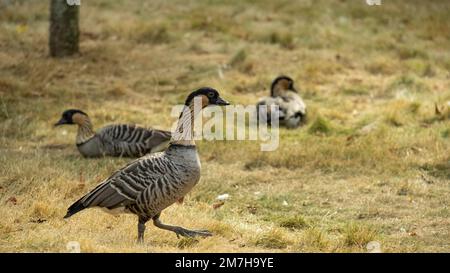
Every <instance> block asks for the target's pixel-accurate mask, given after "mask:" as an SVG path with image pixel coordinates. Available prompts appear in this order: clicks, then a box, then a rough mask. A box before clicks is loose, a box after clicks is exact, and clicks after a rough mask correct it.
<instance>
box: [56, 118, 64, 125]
mask: <svg viewBox="0 0 450 273" xmlns="http://www.w3.org/2000/svg"><path fill="white" fill-rule="evenodd" d="M63 124H67V120H65V119H64V118H61V119H60V120H59V121H58V122H57V123H55V124H54V126H59V125H63Z"/></svg>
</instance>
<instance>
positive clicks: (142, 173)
mask: <svg viewBox="0 0 450 273" xmlns="http://www.w3.org/2000/svg"><path fill="white" fill-rule="evenodd" d="M170 164H171V162H170V161H169V160H168V159H167V158H166V157H164V153H156V154H151V155H148V156H146V157H143V158H140V159H137V160H135V161H132V162H131V163H130V164H128V165H127V166H125V167H124V168H122V169H120V170H118V171H116V172H115V173H113V174H112V175H111V176H110V177H109V178H107V179H106V180H104V181H103V182H102V183H100V184H99V185H98V186H97V187H96V188H94V189H93V190H92V191H91V192H89V193H88V194H86V195H85V196H83V197H82V198H80V199H79V200H78V201H76V202H75V203H74V204H72V206H70V207H69V209H68V211H67V214H66V216H65V217H64V218H67V217H70V216H72V215H73V214H75V213H77V212H79V211H81V210H83V209H85V208H89V207H103V208H108V209H114V208H118V207H125V206H128V205H131V204H135V203H136V201H137V200H138V197H139V195H140V194H141V193H142V192H144V191H145V190H146V189H147V188H148V187H149V186H152V185H153V186H154V184H155V183H158V181H160V180H161V178H162V177H163V176H164V175H165V174H167V172H168V170H170V169H172V168H173V166H169V165H170Z"/></svg>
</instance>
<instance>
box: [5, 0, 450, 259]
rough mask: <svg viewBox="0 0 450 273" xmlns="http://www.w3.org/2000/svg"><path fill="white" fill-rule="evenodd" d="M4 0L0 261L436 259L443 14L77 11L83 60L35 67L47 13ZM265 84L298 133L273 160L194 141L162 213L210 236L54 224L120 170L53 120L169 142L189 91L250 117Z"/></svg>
mask: <svg viewBox="0 0 450 273" xmlns="http://www.w3.org/2000/svg"><path fill="white" fill-rule="evenodd" d="M13 2H16V3H17V4H13V5H9V6H2V7H1V8H0V96H1V98H0V147H1V153H0V166H1V167H0V204H1V205H0V216H1V217H0V251H6V252H23V251H26V252H42V251H44V252H64V251H66V243H67V242H69V241H78V242H80V244H81V250H82V251H83V252H155V251H158V252H160V251H162V252H178V251H188V252H217V251H223V252H253V251H264V252H270V251H282V252H309V251H325V252H365V251H366V245H367V243H368V242H370V241H378V242H380V244H381V250H382V251H385V252H445V251H448V250H449V249H450V233H449V232H450V219H449V216H450V210H449V202H450V198H449V197H450V184H449V181H450V126H449V125H450V122H449V118H450V110H449V109H448V108H449V105H448V102H449V101H450V73H449V70H450V2H448V1H418V0H417V1H400V0H396V1H394V0H392V1H383V4H382V5H381V6H379V7H370V6H368V5H366V4H365V1H362V0H361V1H349V0H348V1H344V0H341V1H325V0H322V1H312V0H310V1H308V0H304V1H290V0H282V1H271V0H262V1H234V0H232V1H228V0H227V1H221V0H217V1H216V0H214V1H213V0H211V1H186V0H183V1H181V0H175V1H163V0H158V1H144V0H142V1H124V0H115V1H111V0H89V1H81V2H82V5H81V14H80V18H81V22H80V24H81V31H82V35H81V41H80V48H81V54H80V55H79V56H76V57H74V58H67V59H51V58H49V57H48V48H47V29H48V2H49V1H13ZM0 3H1V2H0ZM5 3H6V2H5ZM219 68H220V69H219ZM219 70H220V71H221V73H222V74H223V77H220V76H219V75H220V73H219ZM279 74H287V75H290V76H291V77H293V78H294V79H295V80H296V83H297V86H298V88H299V89H300V90H301V95H302V96H303V98H304V99H305V101H306V103H307V104H308V107H309V120H308V123H307V124H306V125H305V126H304V127H303V128H301V129H298V130H290V131H288V130H284V129H283V130H281V143H280V147H279V149H278V150H277V151H275V152H260V151H259V143H257V142H254V141H247V142H245V141H239V142H238V141H214V142H207V141H199V142H198V146H199V150H200V157H201V160H202V167H203V169H202V178H201V181H200V183H199V184H198V185H197V187H195V188H194V190H193V191H192V192H191V193H190V194H189V195H188V196H187V198H186V200H185V203H184V204H182V205H173V206H172V207H170V208H169V209H167V210H166V211H165V212H164V213H163V215H162V219H163V221H165V222H167V223H172V224H178V225H183V226H186V227H192V228H207V229H210V230H211V231H212V232H213V233H214V234H215V236H213V237H210V238H206V239H199V240H198V241H196V240H190V239H177V238H176V236H175V235H174V234H172V233H170V232H167V231H162V230H159V229H156V228H154V227H153V226H152V224H151V222H149V223H148V224H147V226H148V229H147V232H146V242H145V244H144V245H137V244H136V243H135V240H136V232H137V231H136V218H135V216H132V215H121V216H111V215H109V214H106V213H104V212H103V211H101V210H95V209H94V210H86V211H84V212H82V213H80V214H77V215H75V216H74V217H72V218H70V219H68V220H63V219H62V217H63V215H64V214H65V212H66V209H67V207H68V206H69V205H70V204H71V203H72V202H73V201H75V200H76V199H77V198H78V197H80V196H81V195H83V194H84V193H86V192H87V191H88V190H90V189H92V188H93V187H94V186H95V185H96V184H97V183H99V181H101V180H102V179H104V178H106V177H107V176H108V175H109V174H111V172H112V171H114V170H116V169H117V168H119V167H121V166H123V165H124V164H125V163H126V162H128V161H129V159H120V158H106V159H89V160H88V159H84V158H82V157H81V156H80V155H79V154H78V152H77V150H76V147H75V145H74V142H75V133H76V128H74V127H64V128H57V129H55V128H53V127H52V124H53V123H54V122H56V121H57V119H58V118H59V115H60V114H61V112H62V111H63V110H65V109H67V108H80V109H83V110H85V111H86V112H87V113H89V114H90V116H91V118H92V120H93V122H94V125H95V126H96V127H101V126H103V125H106V124H111V123H117V122H131V123H138V124H142V125H149V126H153V127H157V128H167V129H168V128H169V127H170V126H171V124H172V123H173V122H174V118H172V117H171V116H170V111H171V108H172V106H173V105H175V104H178V103H180V102H182V101H183V100H184V97H185V96H186V95H187V94H188V92H189V91H192V90H194V89H195V88H197V87H200V86H205V85H206V86H212V87H215V88H217V89H218V90H220V92H221V94H222V95H223V97H224V98H226V99H228V100H230V101H232V102H233V103H236V104H253V103H255V101H256V100H257V98H258V97H260V96H263V95H265V94H266V93H267V92H268V87H269V85H270V82H271V80H272V79H273V78H274V77H275V76H277V75H279ZM435 104H437V105H438V109H439V111H437V112H436V110H435ZM223 193H228V194H229V195H230V196H231V198H230V199H228V200H226V201H225V204H224V205H223V206H220V207H219V208H213V206H214V205H215V204H216V202H217V201H216V200H215V199H216V196H217V195H219V194H223ZM218 206H219V205H216V206H215V207H218Z"/></svg>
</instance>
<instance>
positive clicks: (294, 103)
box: [256, 76, 306, 129]
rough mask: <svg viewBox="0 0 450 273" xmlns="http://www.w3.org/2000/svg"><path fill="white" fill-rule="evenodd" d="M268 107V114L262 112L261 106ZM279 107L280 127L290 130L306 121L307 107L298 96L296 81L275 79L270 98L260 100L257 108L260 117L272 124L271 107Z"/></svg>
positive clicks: (280, 77) (281, 77) (283, 77)
mask: <svg viewBox="0 0 450 273" xmlns="http://www.w3.org/2000/svg"><path fill="white" fill-rule="evenodd" d="M262 105H266V106H267V112H264V111H262V110H261V108H260V106H262ZM272 105H276V106H278V107H279V111H278V113H277V116H278V117H279V122H280V125H282V126H286V127H287V128H289V129H292V128H296V127H298V126H299V125H300V124H301V123H303V122H304V121H305V119H306V105H305V103H304V102H303V100H302V98H301V97H300V96H299V95H298V92H297V90H296V89H295V87H294V81H293V80H292V79H291V78H289V77H287V76H279V77H277V78H275V80H274V81H273V82H272V86H271V87H270V97H265V98H262V99H260V100H259V102H258V103H257V105H256V107H257V109H258V113H259V114H258V117H259V118H262V119H264V120H266V121H267V122H268V123H269V124H270V122H271V120H270V119H271V112H270V106H272Z"/></svg>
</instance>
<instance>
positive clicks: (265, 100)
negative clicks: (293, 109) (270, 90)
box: [256, 97, 286, 123]
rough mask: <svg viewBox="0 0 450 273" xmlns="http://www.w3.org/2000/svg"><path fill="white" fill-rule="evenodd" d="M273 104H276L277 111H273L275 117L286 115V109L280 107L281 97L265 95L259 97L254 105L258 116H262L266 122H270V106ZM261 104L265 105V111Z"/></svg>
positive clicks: (280, 117)
mask: <svg viewBox="0 0 450 273" xmlns="http://www.w3.org/2000/svg"><path fill="white" fill-rule="evenodd" d="M273 105H274V106H278V108H277V112H276V113H275V117H278V118H279V119H283V118H284V117H285V115H286V109H284V108H283V107H282V99H281V98H280V97H265V98H262V99H260V100H259V102H258V104H257V105H256V108H257V111H258V118H262V119H263V120H266V121H267V122H268V123H270V121H271V119H272V107H271V106H273ZM262 106H266V107H267V108H266V110H265V111H264V110H263V108H262Z"/></svg>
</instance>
